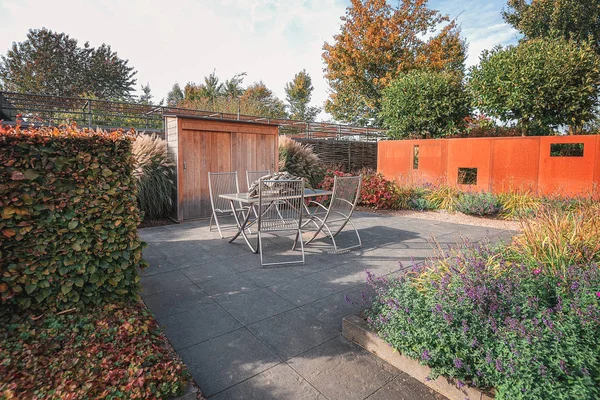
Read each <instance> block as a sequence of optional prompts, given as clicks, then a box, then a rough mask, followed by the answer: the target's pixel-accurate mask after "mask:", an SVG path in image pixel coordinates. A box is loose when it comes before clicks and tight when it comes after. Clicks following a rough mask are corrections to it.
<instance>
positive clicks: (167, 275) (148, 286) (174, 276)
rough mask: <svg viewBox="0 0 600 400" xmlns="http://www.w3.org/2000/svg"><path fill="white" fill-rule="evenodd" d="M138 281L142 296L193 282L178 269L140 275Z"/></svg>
mask: <svg viewBox="0 0 600 400" xmlns="http://www.w3.org/2000/svg"><path fill="white" fill-rule="evenodd" d="M140 282H141V284H142V292H141V295H142V296H147V295H151V294H155V293H161V292H166V291H168V290H173V289H177V288H180V287H183V286H189V285H193V284H194V282H192V281H191V280H189V279H188V277H187V276H185V275H184V274H182V273H181V271H179V270H175V271H169V272H163V273H160V274H154V275H150V276H143V275H142V278H141V279H140Z"/></svg>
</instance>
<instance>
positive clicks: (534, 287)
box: [368, 205, 600, 399]
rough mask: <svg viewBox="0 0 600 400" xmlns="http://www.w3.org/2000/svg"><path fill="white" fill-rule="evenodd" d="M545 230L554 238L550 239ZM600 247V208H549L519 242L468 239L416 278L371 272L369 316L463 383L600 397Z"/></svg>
mask: <svg viewBox="0 0 600 400" xmlns="http://www.w3.org/2000/svg"><path fill="white" fill-rule="evenodd" d="M545 228H547V229H549V230H552V231H553V232H554V235H545V239H544V238H542V237H541V236H540V235H543V234H544V229H545ZM539 232H541V234H540V233H539ZM536 233H537V234H536ZM599 243H600V207H599V206H598V205H590V206H588V207H584V208H578V209H575V210H574V211H564V210H561V209H560V208H551V209H544V211H543V212H541V213H540V214H539V217H537V218H535V219H533V220H531V221H530V222H529V224H526V225H525V226H524V232H523V234H522V235H520V236H518V237H516V238H515V240H514V241H513V243H511V244H508V245H500V246H498V247H492V246H491V245H489V244H487V245H472V244H468V243H467V244H465V245H464V246H462V247H461V248H458V249H456V250H454V251H453V252H452V253H451V254H447V256H446V257H445V258H444V259H442V260H441V261H436V262H433V261H432V262H430V263H429V264H427V265H425V266H423V267H420V268H417V269H415V270H414V271H412V272H411V273H409V274H408V275H406V276H403V277H400V278H397V279H391V280H385V279H380V280H377V279H374V278H373V277H372V276H371V277H370V282H371V284H373V285H374V286H375V287H376V291H377V296H376V300H375V302H374V304H373V306H372V308H371V309H370V310H369V311H368V321H369V323H370V324H371V326H372V327H373V328H374V329H375V330H376V331H377V332H378V334H379V335H380V336H381V337H382V338H383V339H384V340H386V341H387V342H388V343H390V344H391V345H392V346H393V347H394V348H396V349H398V350H399V351H400V352H401V353H402V354H404V355H406V356H408V357H411V358H414V359H417V360H420V361H421V362H422V363H423V364H425V365H428V366H429V367H431V368H432V369H433V371H434V375H444V376H448V377H452V378H454V379H455V380H457V382H458V385H459V386H460V385H464V384H471V385H474V386H479V387H482V388H489V387H492V388H495V390H496V398H498V399H547V398H552V399H574V398H577V399H592V398H599V397H600V385H599V382H600V342H598V340H597V338H598V337H599V335H600V268H599V262H600V245H599ZM434 377H435V376H434Z"/></svg>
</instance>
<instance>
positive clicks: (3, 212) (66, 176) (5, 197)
mask: <svg viewBox="0 0 600 400" xmlns="http://www.w3.org/2000/svg"><path fill="white" fill-rule="evenodd" d="M132 141H133V137H132V136H130V135H128V134H124V133H123V132H121V131H115V132H111V133H106V132H100V131H98V132H95V131H89V130H79V129H77V128H76V127H61V128H28V129H21V128H19V127H16V128H13V127H8V126H0V166H1V167H2V168H1V169H0V260H2V261H1V265H0V298H1V302H2V305H3V306H5V305H10V306H13V307H14V306H16V307H17V308H19V309H27V308H31V309H38V308H46V307H49V308H56V309H66V308H69V307H72V306H74V305H75V304H77V303H83V304H99V303H102V302H103V301H107V300H116V299H120V298H124V297H132V296H135V293H136V292H137V290H138V289H139V279H140V278H139V275H138V270H137V267H145V266H146V265H147V264H146V263H145V262H144V261H143V260H142V248H143V243H142V242H141V241H140V239H139V237H138V235H137V229H136V227H137V225H138V223H139V221H140V218H139V212H138V209H137V205H136V191H135V180H134V178H133V176H132V169H133V166H132V157H131V148H132Z"/></svg>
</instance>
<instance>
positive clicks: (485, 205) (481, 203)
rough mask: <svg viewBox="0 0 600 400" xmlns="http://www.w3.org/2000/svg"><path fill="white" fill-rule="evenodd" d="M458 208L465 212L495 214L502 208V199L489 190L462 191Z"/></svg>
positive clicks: (481, 214) (480, 214)
mask: <svg viewBox="0 0 600 400" xmlns="http://www.w3.org/2000/svg"><path fill="white" fill-rule="evenodd" d="M456 209H457V210H458V211H460V212H462V213H464V214H475V215H479V216H483V215H495V214H498V213H499V212H500V210H502V205H501V203H500V200H499V199H498V197H496V195H494V194H492V193H489V192H481V193H462V194H461V195H460V197H459V200H458V203H457V205H456Z"/></svg>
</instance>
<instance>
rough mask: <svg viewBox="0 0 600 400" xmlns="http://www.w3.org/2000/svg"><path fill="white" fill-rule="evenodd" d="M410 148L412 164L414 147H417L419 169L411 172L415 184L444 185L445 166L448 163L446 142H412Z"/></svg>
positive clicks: (435, 140) (439, 140) (438, 140)
mask: <svg viewBox="0 0 600 400" xmlns="http://www.w3.org/2000/svg"><path fill="white" fill-rule="evenodd" d="M411 142H412V144H411V146H410V152H411V158H410V164H411V168H412V163H413V158H412V156H413V149H414V146H419V167H418V168H417V169H413V170H412V174H413V177H414V178H415V179H416V181H417V183H433V184H445V183H446V164H447V162H448V141H447V140H442V139H433V140H414V141H411Z"/></svg>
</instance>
